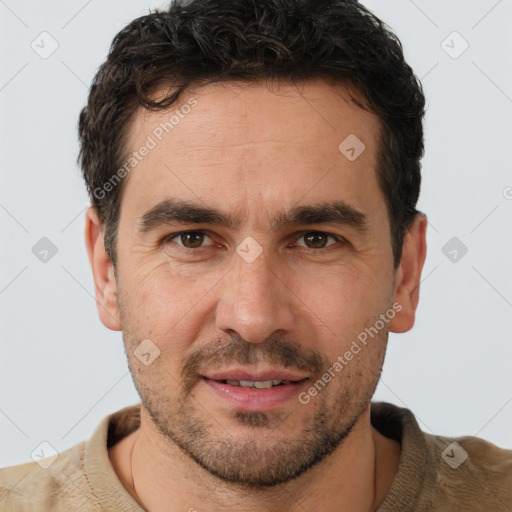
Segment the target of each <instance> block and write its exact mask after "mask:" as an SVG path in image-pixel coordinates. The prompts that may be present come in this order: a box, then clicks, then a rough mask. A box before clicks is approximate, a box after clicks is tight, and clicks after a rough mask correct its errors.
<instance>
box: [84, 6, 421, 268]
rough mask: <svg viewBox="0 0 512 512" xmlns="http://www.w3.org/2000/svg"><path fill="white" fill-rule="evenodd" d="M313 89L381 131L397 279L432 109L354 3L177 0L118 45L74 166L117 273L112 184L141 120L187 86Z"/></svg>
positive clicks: (397, 53) (374, 23) (98, 80)
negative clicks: (138, 115)
mask: <svg viewBox="0 0 512 512" xmlns="http://www.w3.org/2000/svg"><path fill="white" fill-rule="evenodd" d="M316 78H321V79H325V80H327V81H330V82H333V83H335V84H345V85H350V86H352V87H354V88H355V89H356V91H357V92H358V96H359V97H361V98H363V101H362V102H359V101H358V102H357V104H358V105H359V106H360V107H361V108H363V109H365V110H367V111H369V112H372V113H374V114H375V115H377V116H378V118H379V120H380V125H381V126H380V128H381V129H380V135H379V141H378V142H379V146H378V152H379V154H378V164H377V170H376V171H377V176H378V181H379V186H380V188H381V190H382V192H383V194H384V197H385V200H386V206H387V210H388V214H389V220H390V226H391V243H392V248H393V259H394V265H395V268H396V267H397V266H398V264H399V262H400V260H401V255H402V246H403V240H404V236H405V233H406V231H407V228H408V227H409V226H410V223H411V221H412V220H413V219H414V217H415V216H416V214H417V213H418V210H416V203H417V200H418V196H419V191H420V183H421V174H420V170H421V164H420V160H421V157H422V156H423V152H424V147H423V116H424V110H425V98H424V95H423V91H422V87H421V84H420V82H419V80H418V79H417V78H416V77H415V75H414V73H413V71H412V69H411V67H410V66H409V65H408V64H407V63H406V62H405V60H404V55H403V50H402V45H401V43H400V41H399V40H398V38H397V37H396V35H395V34H393V32H392V31H391V30H390V29H389V28H388V27H387V26H386V25H385V24H384V23H383V22H382V21H381V20H380V19H378V18H377V17H376V16H375V15H373V14H372V13H371V12H370V11H368V10H367V9H366V8H365V7H364V6H362V5H361V4H359V3H358V1H357V0H243V1H241V0H176V1H174V2H173V3H171V5H170V6H169V9H168V10H165V11H162V10H155V11H154V12H150V13H149V14H148V15H146V16H142V17H140V18H138V19H135V20H134V21H132V22H131V23H129V24H128V25H127V26H126V27H125V28H124V29H123V30H121V31H120V32H119V33H118V34H117V35H116V36H115V38H114V40H113V42H112V45H111V48H110V51H109V54H108V57H107V59H106V61H105V62H104V63H103V64H102V65H101V66H100V68H99V69H98V72H97V74H96V75H95V77H94V79H93V83H92V85H91V88H90V92H89V97H88V102H87V105H86V106H85V107H84V108H83V110H82V111H81V113H80V118H79V139H80V152H79V155H78V162H79V164H80V166H81V168H82V174H83V177H84V179H85V182H86V185H87V189H88V192H89V195H90V198H91V202H92V205H93V207H94V208H95V210H96V211H97V213H98V217H99V219H100V223H101V226H102V230H104V242H105V250H106V251H107V253H108V255H109V257H110V259H111V261H112V262H113V264H114V265H115V263H116V238H117V229H118V224H119V215H120V204H121V197H122V191H123V184H124V182H125V181H126V179H123V180H122V181H121V182H120V184H119V186H110V187H105V184H106V183H109V180H112V178H113V177H115V176H114V175H115V173H116V170H118V169H119V168H120V167H121V166H122V164H123V162H124V161H125V158H126V147H125V143H126V136H127V130H128V127H129V123H130V120H131V118H132V116H133V114H134V113H135V111H136V110H137V109H138V108H141V107H142V108H145V109H148V110H153V111H155V110H163V109H167V108H170V107H171V106H172V105H174V104H175V103H177V102H178V101H179V99H180V96H181V95H182V93H183V91H185V90H186V89H187V88H188V87H190V86H192V85H204V84H207V83H212V82H221V81H242V82H258V81H261V80H277V81H287V82H291V83H297V82H300V83H306V82H307V81H308V80H313V79H316ZM162 87H165V89H166V90H167V91H168V93H167V94H166V95H165V96H164V97H163V98H161V97H159V99H158V100H157V99H154V98H153V99H152V96H154V95H152V92H154V91H155V90H158V88H162ZM355 101H356V100H355ZM98 190H101V191H102V193H101V194H99V193H98Z"/></svg>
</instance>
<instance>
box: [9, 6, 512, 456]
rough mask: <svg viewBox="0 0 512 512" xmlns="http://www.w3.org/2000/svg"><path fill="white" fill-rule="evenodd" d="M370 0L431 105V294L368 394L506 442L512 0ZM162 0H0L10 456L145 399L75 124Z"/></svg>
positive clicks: (509, 432)
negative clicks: (95, 259)
mask: <svg viewBox="0 0 512 512" xmlns="http://www.w3.org/2000/svg"><path fill="white" fill-rule="evenodd" d="M363 3H365V4H366V5H367V6H368V7H370V8H371V9H372V10H374V12H376V14H378V15H379V16H380V17H381V18H382V19H384V20H385V21H386V22H387V23H388V24H389V25H390V26H391V28H393V29H394V30H395V31H396V32H397V34H398V36H399V37H400V39H401V40H402V42H403V45H404V48H405V53H406V57H407V59H408V60H409V62H410V63H411V65H412V66H413V68H414V69H415V71H416V73H417V75H418V76H419V77H421V78H422V79H423V85H424V88H425V93H426V96H427V99H428V105H429V106H428V114H427V119H426V157H425V158H424V161H423V187H422V194H421V199H420V203H419V207H420V209H421V210H423V211H425V212H426V213H428V215H429V223H430V224H429V230H428V243H429V248H428V256H427V261H426V264H425V269H424V274H423V282H422V286H421V300H420V306H419V309H418V315H417V322H416V326H415V327H414V329H413V330H412V331H411V332H410V333H407V334H401V335H393V334H392V335H391V339H390V345H389V351H388V355H387V359H386V362H385V367H384V372H383V376H382V380H381V383H380V385H379V388H378V391H377V394H376V397H375V398H376V399H379V400H386V401H390V402H393V403H395V404H398V405H404V406H407V407H409V408H411V409H412V410H413V412H415V414H416V415H417V418H418V419H419V422H420V425H421V427H422V428H423V429H424V430H425V431H426V432H430V433H435V434H442V435H448V436H452V435H453V436H455V435H478V436H479V437H484V438H486V439H488V440H490V441H492V442H494V443H496V444H498V445H501V446H504V447H508V448H512V428H511V427H512V371H511V368H510V363H511V361H512V345H511V322H510V320H511V318H512V271H511V261H512V258H511V253H512V229H511V224H512V223H511V220H512V172H511V156H512V155H511V147H512V65H511V59H512V57H511V54H512V31H511V30H510V27H511V26H512V1H511V0H500V1H496V0H478V1H476V0H472V1H468V0H450V1H446V0H436V1H432V0H429V1H427V0H415V1H412V0H392V1H391V0H386V1H385V2H384V1H378V0H368V1H366V2H363ZM163 5H164V4H163V3H153V2H146V1H143V0H130V1H126V0H109V1H108V2H102V1H100V0H89V1H88V2H87V1H84V0H73V1H70V0H66V1H64V0H60V1H57V0H54V1H46V2H41V1H35V0H31V1H26V2H21V1H18V0H5V1H3V0H0V20H1V22H0V23H1V25H0V34H1V43H2V46H1V48H2V49H1V52H2V53H1V57H2V58H1V69H0V73H1V75H0V109H1V114H0V129H1V142H0V144H1V146H0V157H1V158H0V165H1V178H0V179H1V181H0V230H1V231H0V233H1V249H2V250H1V251H0V320H1V363H0V466H5V465H11V464H15V463H20V462H24V461H27V460H30V454H31V453H32V451H33V450H34V449H35V448H36V447H37V446H38V445H39V443H40V442H42V441H47V442H49V443H50V444H51V445H52V446H54V447H55V448H56V449H57V450H58V451H62V450H64V449H66V448H68V447H70V446H72V445H73V444H75V443H76V442H78V441H81V440H84V439H87V438H89V437H90V435H91V434H92V431H93V430H94V428H95V427H96V425H97V424H98V422H99V421H100V419H101V418H103V417H104V416H105V415H107V414H109V413H111V412H114V411H116V410H118V409H120V408H121V407H124V406H125V405H129V404H132V403H136V402H138V396H137V394H136V392H135V388H134V386H133V383H132V380H131V376H130V375H129V373H128V369H127V364H126V359H125V355H124V351H123V346H122V338H121V333H119V332H111V331H109V330H107V329H106V328H105V327H104V326H103V325H102V324H101V323H100V321H99V319H98V316H97V312H96V304H95V301H94V298H93V296H94V286H93V280H92V274H91V271H90V268H89V263H88V260H87V256H86V251H85V246H84V241H83V226H84V210H85V207H86V206H87V204H88V198H87V196H86V192H85V186H84V184H83V182H82V179H81V176H80V172H79V169H78V167H77V165H76V163H75V160H76V155H77V151H78V145H77V134H76V125H77V118H78V114H79V111H80V109H81V108H82V106H83V105H84V104H85V101H86V95H87V92H88V86H89V84H90V82H91V79H92V77H93V75H94V73H95V71H96V69H97V67H98V66H99V65H100V64H101V62H102V61H103V60H104V58H105V57H106V54H107V51H108V48H109V45H110V42H111V40H112V38H113V36H114V35H115V34H116V33H117V32H118V31H119V30H120V29H121V28H123V27H124V26H125V25H126V24H127V23H128V22H129V21H130V20H132V19H133V18H135V17H138V16H140V15H143V14H146V13H147V11H148V8H149V7H156V6H163ZM43 31H46V32H48V33H49V34H51V38H53V39H55V40H56V41H57V42H58V48H57V50H56V51H55V52H54V53H53V54H52V55H50V56H49V57H48V58H45V59H43V58H42V57H41V56H40V55H39V54H38V53H36V52H35V51H34V50H33V49H32V47H31V43H32V41H35V43H34V46H35V45H36V44H37V45H38V47H37V48H38V49H39V51H40V52H42V51H43V50H44V51H49V49H51V44H52V41H51V39H50V38H49V36H40V34H41V32H43ZM454 31H456V32H458V34H460V36H461V37H462V38H464V40H465V41H467V42H468V44H469V48H468V49H467V51H465V52H464V53H463V54H462V55H460V56H459V55H458V54H459V53H460V51H461V50H462V49H463V48H464V41H463V40H462V39H461V37H459V36H458V35H453V34H452V33H453V32H454ZM451 34H452V35H451ZM42 38H46V39H44V40H43V42H41V39H42ZM443 41H445V43H444V44H443V43H442V42H443ZM43 45H44V47H43ZM447 52H448V53H451V56H450V55H449V54H448V53H447ZM454 56H458V58H453V57H454ZM42 237H47V238H49V239H50V240H51V241H52V242H53V244H55V246H56V247H57V249H58V252H57V253H56V254H55V255H54V256H53V257H51V258H48V261H47V262H46V263H43V262H41V261H40V260H39V259H38V258H36V256H35V255H34V254H33V252H32V247H33V246H34V245H35V244H36V243H37V242H38V241H39V240H40V239H41V238H42ZM452 237H457V238H458V239H459V240H460V241H462V242H463V243H464V244H465V245H466V246H467V248H468V252H467V254H465V255H464V256H463V257H461V253H460V251H459V253H458V256H459V259H458V261H457V262H453V261H450V259H449V258H448V257H447V256H445V254H443V252H442V248H443V247H444V246H445V244H446V243H447V242H448V241H449V240H450V239H451V238H452ZM450 250H451V249H450ZM446 252H448V251H446ZM451 257H453V253H452V256H451Z"/></svg>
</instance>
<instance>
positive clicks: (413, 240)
mask: <svg viewBox="0 0 512 512" xmlns="http://www.w3.org/2000/svg"><path fill="white" fill-rule="evenodd" d="M426 232H427V218H426V216H425V215H424V214H423V213H418V214H417V215H416V217H415V219H414V221H413V222H412V225H411V226H410V228H409V229H408V230H407V232H406V234H405V237H404V244H403V249H402V259H401V261H400V265H399V266H398V268H397V270H396V274H395V289H394V299H393V300H394V302H397V303H399V304H400V305H401V306H402V309H401V310H400V311H399V312H398V313H397V314H396V315H395V317H394V318H393V319H392V320H391V322H390V326H389V328H390V331H391V332H407V331H409V330H410V329H412V326H413V325H414V319H415V313H416V307H417V306H418V302H419V300H420V279H421V271H422V269H423V264H424V263H425V257H426V255H427V241H426Z"/></svg>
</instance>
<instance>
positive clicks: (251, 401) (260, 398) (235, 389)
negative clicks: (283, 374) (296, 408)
mask: <svg viewBox="0 0 512 512" xmlns="http://www.w3.org/2000/svg"><path fill="white" fill-rule="evenodd" d="M308 380H309V379H305V380H301V381H299V382H296V383H291V384H282V385H281V386H275V387H272V388H268V389H256V388H243V387H242V386H231V385H229V384H227V383H224V382H220V381H218V380H211V379H207V378H206V377H203V381H204V382H205V383H206V384H207V385H208V386H210V388H211V389H213V391H215V392H216V393H217V394H218V395H220V396H221V397H222V398H224V399H225V400H227V401H228V402H230V403H231V404H233V405H234V406H235V407H236V408H237V409H239V410H243V411H254V412H257V411H269V410H272V409H276V408H277V407H279V406H280V405H282V404H284V403H285V402H286V401H288V400H290V399H291V398H296V397H297V396H298V394H299V393H300V390H301V389H302V388H304V387H305V386H306V385H307V382H308Z"/></svg>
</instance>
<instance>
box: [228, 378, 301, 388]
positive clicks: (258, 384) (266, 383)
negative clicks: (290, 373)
mask: <svg viewBox="0 0 512 512" xmlns="http://www.w3.org/2000/svg"><path fill="white" fill-rule="evenodd" d="M290 382H291V381H289V380H262V381H253V380H226V384H229V385H230V386H241V387H243V388H256V389H268V388H271V387H273V386H278V385H279V384H290Z"/></svg>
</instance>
